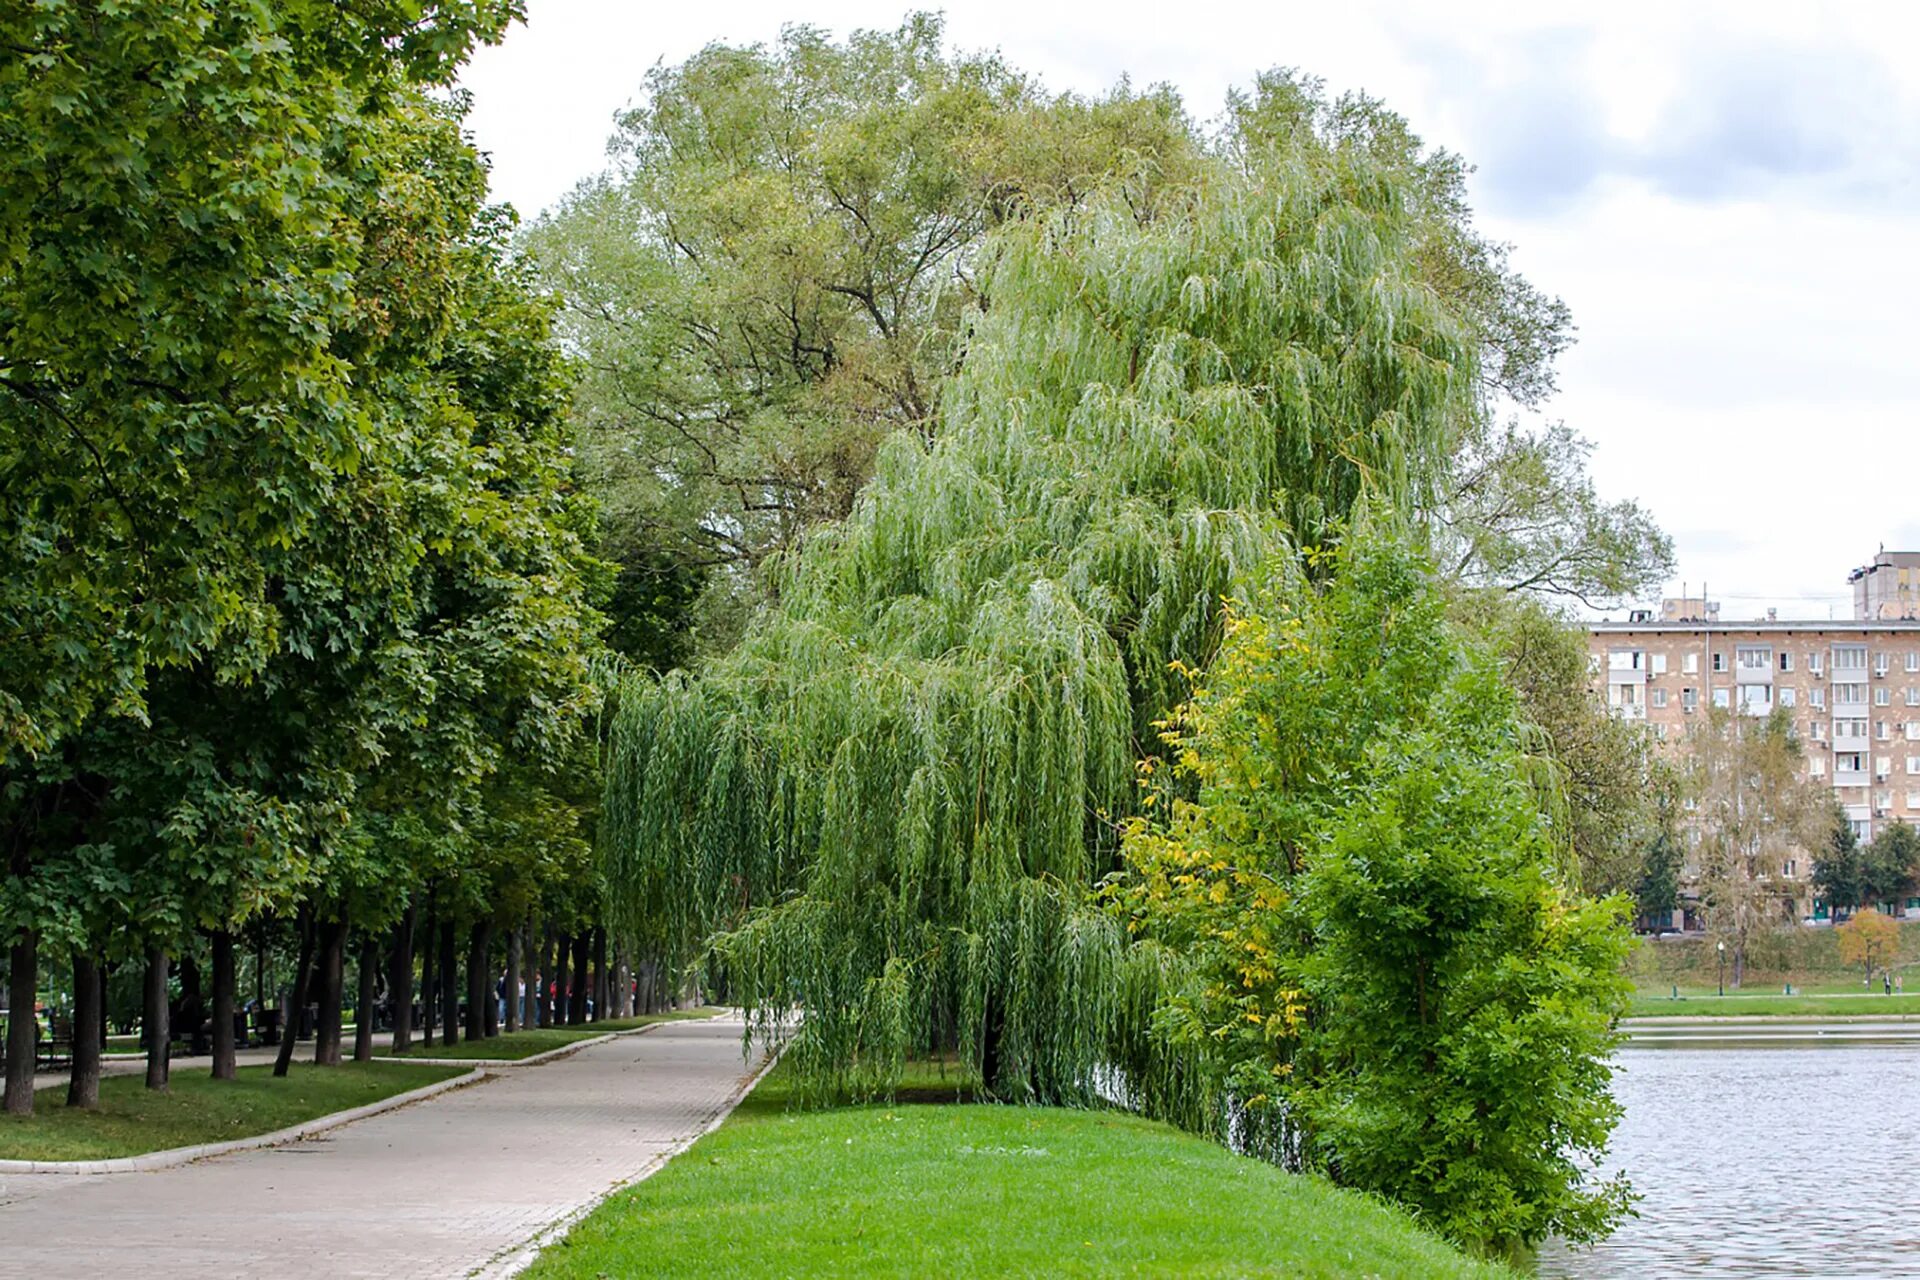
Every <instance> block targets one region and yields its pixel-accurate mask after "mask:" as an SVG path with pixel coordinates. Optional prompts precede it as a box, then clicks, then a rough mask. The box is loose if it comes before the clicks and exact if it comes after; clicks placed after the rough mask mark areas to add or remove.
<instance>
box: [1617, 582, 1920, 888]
mask: <svg viewBox="0 0 1920 1280" xmlns="http://www.w3.org/2000/svg"><path fill="white" fill-rule="evenodd" d="M1896 581H1897V580H1896ZM1702 605H1703V607H1701V608H1700V609H1699V610H1697V615H1698V616H1690V617H1687V618H1685V619H1677V618H1676V619H1668V618H1666V617H1664V615H1665V614H1666V613H1667V612H1668V611H1667V610H1663V611H1662V614H1663V617H1662V618H1661V619H1659V620H1656V619H1655V618H1654V617H1653V614H1652V611H1650V610H1649V611H1646V612H1643V613H1636V614H1635V615H1634V619H1633V620H1632V621H1628V622H1597V623H1592V624H1590V630H1589V632H1588V641H1587V643H1588V668H1589V670H1590V672H1591V673H1592V678H1593V682H1594V692H1595V693H1596V694H1597V695H1599V696H1602V697H1604V698H1605V700H1606V703H1607V706H1608V708H1609V709H1610V710H1611V711H1612V712H1613V714H1614V715H1616V716H1618V717H1620V718H1622V719H1625V720H1631V721H1635V722H1641V723H1644V724H1645V725H1646V726H1647V727H1648V729H1649V731H1650V732H1651V733H1652V734H1653V736H1654V737H1655V738H1656V739H1658V740H1659V741H1661V742H1663V743H1665V744H1667V747H1668V749H1670V750H1671V749H1678V748H1679V746H1680V744H1682V743H1683V742H1684V741H1685V739H1686V737H1687V731H1688V727H1689V725H1690V724H1691V723H1692V722H1693V721H1694V720H1695V718H1696V717H1698V716H1700V715H1702V714H1704V710H1705V708H1708V707H1723V708H1726V709H1728V710H1730V711H1735V712H1738V713H1740V714H1743V715H1756V716H1760V715H1767V714H1770V713H1771V712H1772V711H1773V710H1774V708H1775V707H1781V708H1785V709H1786V711H1787V712H1788V714H1789V715H1791V716H1792V718H1793V721H1794V726H1795V728H1796V730H1797V731H1798V733H1799V736H1800V740H1801V742H1802V744H1803V745H1804V747H1805V751H1806V768H1807V772H1808V775H1809V776H1810V777H1812V778H1815V779H1818V780H1820V781H1822V782H1824V783H1825V784H1826V785H1828V786H1830V787H1832V788H1833V792H1834V795H1835V797H1836V798H1837V799H1838V800H1839V802H1840V805H1841V807H1842V808H1843V809H1844V810H1845V811H1846V815H1847V818H1848V820H1849V821H1851V822H1852V823H1853V827H1854V830H1855V832H1856V833H1858V835H1859V836H1860V838H1861V840H1863V841H1865V840H1869V839H1871V838H1872V837H1873V834H1874V833H1875V832H1876V831H1878V830H1879V829H1880V828H1881V827H1882V826H1883V825H1885V824H1886V823H1889V822H1893V821H1896V820H1903V821H1906V822H1910V823H1915V824H1920V619H1886V618H1874V619H1856V620H1853V621H1844V622H1836V621H1824V622H1787V621H1776V620H1772V619H1767V620H1762V621H1755V622H1723V621H1720V620H1719V619H1718V611H1717V610H1710V609H1708V608H1706V607H1704V602H1702ZM1674 612H1688V611H1683V610H1676V611H1674ZM1812 871H1813V868H1812V856H1811V854H1809V855H1808V856H1806V857H1801V858H1793V859H1788V860H1786V861H1785V862H1784V863H1783V865H1782V867H1781V876H1782V878H1783V879H1784V880H1786V881H1788V882H1790V891H1791V894H1792V896H1793V898H1794V899H1795V901H1796V903H1797V904H1798V905H1799V910H1800V914H1802V915H1808V916H1815V917H1818V916H1821V915H1824V910H1823V909H1821V908H1819V907H1818V905H1817V904H1816V903H1815V902H1814V901H1813V899H1812V895H1811V885H1810V879H1809V877H1811V875H1812ZM1907 905H1912V904H1903V906H1907Z"/></svg>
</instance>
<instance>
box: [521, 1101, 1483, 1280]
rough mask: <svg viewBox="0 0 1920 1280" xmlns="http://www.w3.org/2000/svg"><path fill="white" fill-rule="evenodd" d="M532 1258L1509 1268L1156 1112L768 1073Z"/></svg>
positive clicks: (546, 1261)
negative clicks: (943, 1098)
mask: <svg viewBox="0 0 1920 1280" xmlns="http://www.w3.org/2000/svg"><path fill="white" fill-rule="evenodd" d="M949 1091H950V1090H949ZM527 1274H528V1275H529V1276H530V1277H535V1278H537V1280H557V1278H559V1277H594V1276H630V1275H646V1276H650V1277H673V1276H742V1277H747V1276H751V1277H761V1276H766V1275H794V1276H803V1275H832V1276H901V1275H965V1276H996V1275H1049V1276H1051V1275H1083V1276H1094V1275H1098V1276H1106V1275H1152V1276H1173V1275H1181V1276H1186V1275H1219V1276H1224V1275H1233V1276H1326V1277H1332V1276H1355V1275H1370V1276H1408V1277H1444V1276H1463V1277H1465V1276H1472V1277H1511V1275H1512V1273H1511V1272H1510V1271H1508V1270H1507V1269H1506V1268H1503V1267H1500V1266H1496V1265H1492V1264H1486V1263H1480V1262H1476V1261H1473V1260H1470V1259H1468V1258H1467V1257H1465V1256H1463V1255H1462V1254H1460V1253H1459V1252H1457V1251H1455V1250H1454V1249H1452V1248H1451V1247H1450V1246H1448V1245H1447V1244H1446V1243H1444V1242H1443V1241H1441V1240H1439V1239H1438V1238H1436V1237H1434V1236H1431V1235H1429V1234H1427V1233H1425V1232H1423V1231H1421V1230H1420V1229H1419V1228H1417V1227H1416V1226H1414V1224H1413V1222H1412V1220H1411V1219H1409V1218H1407V1217H1406V1216H1405V1215H1404V1214H1402V1213H1400V1212H1398V1211H1397V1210H1394V1209H1391V1208H1388V1207H1386V1206H1384V1205H1381V1204H1379V1203H1376V1202H1375V1201H1373V1200H1370V1199H1367V1198H1365V1197H1363V1196H1358V1195H1354V1194H1352V1193H1349V1192H1344V1191H1340V1190H1337V1189H1336V1188H1334V1187H1332V1186H1330V1185H1328V1184H1327V1183H1325V1182H1322V1181H1320V1180H1318V1179H1314V1178H1304V1177H1298V1176H1295V1175H1291V1174H1287V1173H1284V1172H1282V1171H1281V1170H1279V1169H1276V1168H1274V1167H1273V1166H1271V1165H1268V1164H1264V1163H1262V1162H1260V1161H1257V1160H1251V1159H1247V1158H1245V1157H1242V1156H1236V1155H1234V1154H1232V1153H1231V1152H1229V1151H1227V1150H1225V1149H1224V1148H1222V1147H1219V1146H1217V1145H1215V1144H1213V1143H1210V1142H1206V1141H1203V1140H1201V1139H1198V1138H1194V1137H1191V1136H1189V1135H1186V1134H1182V1133H1180V1132H1178V1131H1176V1130H1174V1129H1171V1128H1168V1127H1167V1126H1165V1125H1160V1124H1155V1123H1152V1122H1150V1121H1145V1120H1140V1119H1136V1118H1134V1117H1131V1116H1125V1115H1120V1114H1115V1113H1110V1112H1085V1111H1064V1110H1055V1109H1051V1108H1040V1107H997V1106H980V1105H941V1106H934V1105H894V1106H890V1107H855V1108H847V1109H842V1110H835V1111H820V1112H791V1111H788V1110H786V1108H785V1106H784V1096H783V1082H782V1081H781V1080H780V1079H779V1078H778V1073H776V1075H775V1077H773V1078H770V1079H769V1081H768V1082H766V1083H765V1084H763V1085H762V1088H761V1091H759V1093H758V1095H757V1096H755V1097H752V1098H749V1099H748V1100H747V1102H746V1103H745V1104H743V1105H742V1107H741V1108H740V1110H738V1111H736V1112H735V1113H734V1115H733V1116H732V1117H731V1118H730V1119H729V1120H728V1121H727V1123H726V1124H725V1125H723V1126H721V1127H720V1129H718V1130H717V1131H715V1132H714V1133H712V1134H709V1135H708V1136H706V1137H705V1138H702V1139H701V1140H700V1141H699V1142H698V1143H697V1144H696V1145H695V1146H694V1147H693V1148H692V1149H691V1150H689V1151H687V1152H686V1153H684V1154H682V1155H681V1156H679V1157H677V1158H676V1159H675V1160H674V1161H673V1162H672V1163H670V1164H668V1165H667V1167H666V1168H664V1169H662V1170H661V1171H660V1172H659V1173H658V1174H656V1175H654V1176H653V1177H652V1178H650V1179H648V1180H647V1181H646V1182H643V1183H641V1184H640V1185H639V1186H637V1187H635V1188H633V1189H631V1190H628V1191H623V1192H620V1193H619V1194H617V1195H615V1196H613V1197H612V1198H611V1199H610V1200H608V1201H607V1202H606V1203H605V1204H603V1205H601V1206H600V1207H599V1208H598V1209H597V1210H595V1211H594V1212H593V1214H592V1215H591V1216H589V1217H588V1218H587V1219H586V1220H585V1221H583V1222H582V1223H581V1224H580V1225H579V1226H577V1227H575V1228H574V1230H573V1231H572V1233H571V1234H569V1235H568V1236H567V1237H566V1238H565V1239H564V1240H562V1241H561V1242H560V1243H558V1244H556V1245H554V1246H553V1247H551V1248H549V1249H548V1250H547V1251H546V1252H545V1253H543V1254H542V1255H541V1256H540V1258H539V1260H538V1261H537V1262H536V1263H535V1264H534V1266H533V1269H532V1270H531V1271H529V1272H528V1273H527Z"/></svg>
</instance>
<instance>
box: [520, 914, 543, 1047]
mask: <svg viewBox="0 0 1920 1280" xmlns="http://www.w3.org/2000/svg"><path fill="white" fill-rule="evenodd" d="M520 964H521V967H522V969H523V974H522V976H523V978H524V979H525V981H526V984H527V990H526V998H525V999H524V1001H523V1002H522V1003H521V1007H520V1025H521V1026H523V1027H531V1026H534V1025H535V1024H536V1023H538V1021H539V1014H538V1012H537V1006H538V1003H539V1000H540V943H539V940H538V935H536V934H535V933H534V931H533V917H532V916H528V917H527V927H526V931H525V933H524V934H523V935H522V942H521V946H520Z"/></svg>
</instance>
